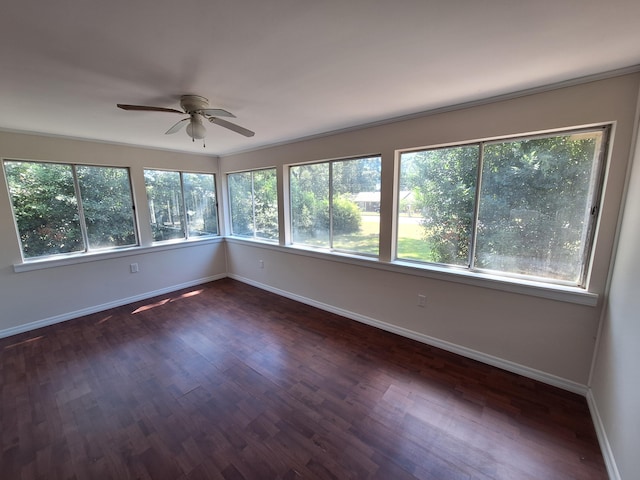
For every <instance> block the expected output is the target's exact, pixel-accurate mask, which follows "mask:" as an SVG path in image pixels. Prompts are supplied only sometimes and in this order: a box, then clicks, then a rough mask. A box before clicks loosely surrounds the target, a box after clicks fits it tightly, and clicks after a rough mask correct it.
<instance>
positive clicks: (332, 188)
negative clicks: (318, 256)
mask: <svg viewBox="0 0 640 480" xmlns="http://www.w3.org/2000/svg"><path fill="white" fill-rule="evenodd" d="M381 163H382V162H381V159H380V157H379V156H375V157H366V158H357V159H351V160H336V161H330V162H323V163H315V164H307V165H296V166H292V167H290V170H289V175H290V187H291V188H290V195H291V227H292V228H291V231H292V240H293V243H299V244H303V245H308V246H314V247H321V248H326V249H331V250H339V251H345V252H355V253H360V254H365V255H378V248H379V232H380V172H381Z"/></svg>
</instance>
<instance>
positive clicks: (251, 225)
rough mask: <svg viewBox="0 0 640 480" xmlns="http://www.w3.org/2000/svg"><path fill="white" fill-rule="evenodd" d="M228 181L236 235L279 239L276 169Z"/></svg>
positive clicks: (234, 176)
mask: <svg viewBox="0 0 640 480" xmlns="http://www.w3.org/2000/svg"><path fill="white" fill-rule="evenodd" d="M227 178H228V184H229V197H230V208H231V228H232V231H233V233H234V235H241V236H248V237H253V236H255V237H259V238H266V239H271V240H276V239H277V238H278V235H279V231H278V192H277V188H276V170H275V169H273V168H272V169H267V170H256V171H252V172H241V173H232V174H229V175H228V177H227Z"/></svg>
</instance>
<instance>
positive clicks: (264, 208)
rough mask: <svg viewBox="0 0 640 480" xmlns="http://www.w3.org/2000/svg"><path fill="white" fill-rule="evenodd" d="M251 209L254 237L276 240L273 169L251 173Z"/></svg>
mask: <svg viewBox="0 0 640 480" xmlns="http://www.w3.org/2000/svg"><path fill="white" fill-rule="evenodd" d="M253 207H254V215H255V220H254V225H255V236H256V237H258V238H263V239H265V240H278V236H279V232H278V190H277V186H276V170H275V168H272V169H269V170H257V171H255V172H253Z"/></svg>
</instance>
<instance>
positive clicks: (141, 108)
mask: <svg viewBox="0 0 640 480" xmlns="http://www.w3.org/2000/svg"><path fill="white" fill-rule="evenodd" d="M117 106H118V108H121V109H123V110H137V111H141V112H170V113H179V114H181V115H184V112H183V111H181V110H176V109H175V108H164V107H147V106H145V105H125V104H122V103H118V104H117Z"/></svg>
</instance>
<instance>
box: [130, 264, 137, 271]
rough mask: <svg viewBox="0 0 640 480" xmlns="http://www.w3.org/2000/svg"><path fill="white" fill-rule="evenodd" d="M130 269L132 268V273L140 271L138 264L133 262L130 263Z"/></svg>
mask: <svg viewBox="0 0 640 480" xmlns="http://www.w3.org/2000/svg"><path fill="white" fill-rule="evenodd" d="M129 269H130V270H131V273H138V264H137V263H132V264H131V265H129Z"/></svg>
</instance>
